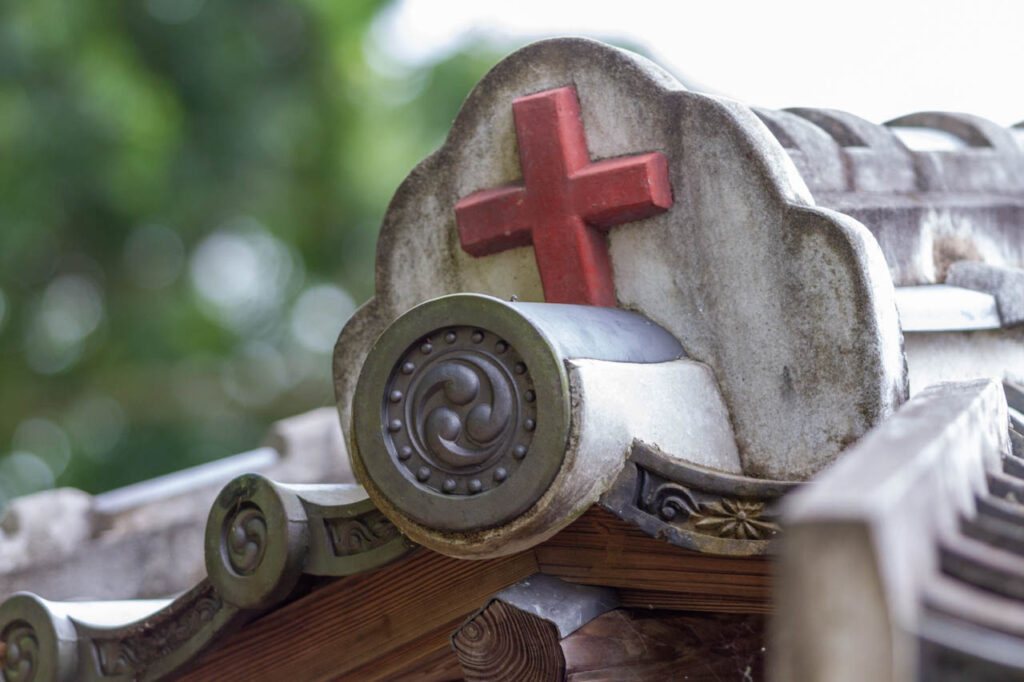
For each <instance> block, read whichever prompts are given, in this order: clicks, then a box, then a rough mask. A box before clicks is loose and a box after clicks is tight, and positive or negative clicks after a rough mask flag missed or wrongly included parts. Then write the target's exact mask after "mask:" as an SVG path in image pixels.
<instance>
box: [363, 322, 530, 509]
mask: <svg viewBox="0 0 1024 682" xmlns="http://www.w3.org/2000/svg"><path fill="white" fill-rule="evenodd" d="M532 386H533V384H532V380H531V378H530V375H529V371H528V368H527V367H526V365H525V363H524V362H523V360H522V358H521V357H520V356H519V354H518V353H517V352H516V351H515V349H513V348H512V347H511V346H510V345H509V344H508V343H507V342H505V341H504V340H502V339H500V338H499V337H498V336H496V335H494V334H492V333H490V332H487V331H485V330H482V329H476V328H471V327H454V328H450V329H445V330H438V331H436V332H434V333H432V334H430V335H428V336H427V337H426V338H425V339H421V340H420V341H418V342H417V343H416V344H414V345H413V346H412V347H410V348H409V350H407V351H406V353H405V354H404V355H403V356H402V357H401V359H400V360H399V362H398V363H397V364H396V366H395V370H394V372H393V374H392V378H391V380H390V381H389V383H388V387H387V392H386V395H385V397H384V415H383V420H382V427H383V432H384V434H385V438H386V439H387V440H388V441H390V444H391V447H392V451H393V454H394V457H395V460H396V464H397V465H398V466H400V467H403V468H405V469H406V471H407V472H408V475H409V476H410V478H413V479H414V480H416V481H417V483H418V485H421V486H423V487H426V488H429V489H432V490H436V491H438V492H442V493H445V494H477V493H480V492H484V491H486V490H488V489H490V488H492V487H494V486H497V485H500V484H501V483H502V482H504V481H505V480H506V479H507V478H508V477H509V476H510V475H511V474H512V472H513V471H514V470H515V469H516V468H518V466H519V465H520V463H521V461H522V460H523V459H524V458H525V455H526V453H527V452H528V449H529V443H530V440H531V438H532V432H533V430H534V428H535V426H536V418H537V417H536V408H535V406H534V404H533V403H534V399H535V398H534V395H535V394H534V390H533V388H532Z"/></svg>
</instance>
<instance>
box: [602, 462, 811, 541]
mask: <svg viewBox="0 0 1024 682" xmlns="http://www.w3.org/2000/svg"><path fill="white" fill-rule="evenodd" d="M798 485H799V483H795V482H789V481H773V480H767V479H757V478H749V477H746V476H737V475H735V474H727V473H724V472H719V471H714V470H712V469H708V468H705V467H702V466H699V465H696V464H691V463H688V462H684V461H682V460H679V459H676V458H673V457H670V456H669V455H666V454H664V453H662V452H660V451H659V450H657V449H656V448H654V447H651V446H649V445H646V444H644V443H640V442H637V443H634V445H633V449H632V451H631V453H630V455H629V458H628V459H627V461H626V465H625V466H624V467H623V470H622V473H621V474H620V475H619V477H618V478H617V479H616V481H615V483H613V484H612V486H611V488H609V490H608V491H607V492H606V493H605V494H604V495H603V496H602V497H601V500H600V504H601V506H602V507H604V508H605V509H607V510H608V511H610V512H612V513H614V514H616V515H617V516H618V517H619V518H621V519H623V520H624V521H628V522H630V523H632V524H634V525H636V526H637V527H639V528H640V529H642V530H643V531H644V532H646V533H648V534H650V535H652V536H655V537H661V538H664V539H666V540H668V541H669V542H671V543H672V544H674V545H676V546H678V547H683V548H685V549H691V550H696V551H699V552H709V553H715V554H728V555H739V556H746V555H752V554H763V553H764V552H766V551H767V550H768V547H769V545H770V543H771V541H772V539H773V538H774V537H775V536H776V535H777V534H778V533H779V531H780V527H779V524H778V522H777V520H776V518H777V517H776V513H775V510H774V506H775V502H777V501H778V500H779V498H781V497H782V496H783V495H784V494H785V493H787V492H789V491H790V490H792V489H793V488H795V487H796V486H798Z"/></svg>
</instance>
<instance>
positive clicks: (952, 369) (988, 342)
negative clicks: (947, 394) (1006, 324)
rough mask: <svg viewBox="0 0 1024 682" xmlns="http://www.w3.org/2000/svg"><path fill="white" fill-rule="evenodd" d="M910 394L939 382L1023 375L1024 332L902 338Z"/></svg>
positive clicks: (1008, 330)
mask: <svg viewBox="0 0 1024 682" xmlns="http://www.w3.org/2000/svg"><path fill="white" fill-rule="evenodd" d="M903 345H904V351H905V352H906V354H907V367H908V368H909V378H910V392H911V394H912V395H916V394H917V393H920V392H921V391H923V390H925V389H926V388H928V387H929V386H931V385H933V384H936V383H939V382H942V381H970V380H972V379H980V378H983V377H991V378H995V379H1002V378H1003V377H1004V376H1006V375H1007V374H1008V373H1010V374H1014V373H1016V374H1021V373H1022V372H1024V329H1022V328H1021V327H1014V328H1010V329H994V330H982V331H967V332H945V333H941V334H928V333H909V334H904V337H903Z"/></svg>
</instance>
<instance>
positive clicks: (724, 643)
mask: <svg viewBox="0 0 1024 682" xmlns="http://www.w3.org/2000/svg"><path fill="white" fill-rule="evenodd" d="M764 637H765V618H764V617H763V616H758V615H726V614H693V613H687V614H679V613H672V612H666V611H657V612H645V611H637V610H632V609H617V610H615V611H609V612H608V613H605V614H602V615H600V616H598V617H597V618H595V619H594V620H592V621H590V622H589V623H587V624H586V625H584V626H583V627H582V628H580V629H579V630H577V631H576V632H574V633H572V634H571V635H569V636H568V637H566V638H565V639H563V640H562V642H561V648H562V652H563V655H564V657H565V665H566V675H565V679H566V680H567V682H611V681H612V680H659V681H662V680H665V681H669V680H687V682H712V681H714V682H721V681H723V680H730V681H735V682H755V681H756V680H762V679H764Z"/></svg>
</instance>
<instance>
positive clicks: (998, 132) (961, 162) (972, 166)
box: [885, 111, 1024, 193]
mask: <svg viewBox="0 0 1024 682" xmlns="http://www.w3.org/2000/svg"><path fill="white" fill-rule="evenodd" d="M885 126H886V127H889V128H899V127H910V128H930V129H933V130H938V131H942V132H944V133H947V134H949V135H952V136H954V137H955V138H957V139H959V140H961V141H962V142H963V143H964V144H965V145H966V147H964V148H963V149H957V150H952V151H946V150H938V151H932V150H921V151H914V152H912V154H913V157H914V161H915V164H916V167H917V174H918V184H919V186H920V188H921V189H922V190H924V191H929V192H997V193H1019V192H1021V191H1022V190H1024V163H1022V155H1021V149H1020V147H1019V146H1018V144H1017V140H1016V139H1015V138H1014V135H1013V133H1012V132H1011V131H1010V130H1009V129H1008V128H1004V127H1003V126H1001V125H999V124H998V123H995V122H993V121H989V120H988V119H985V118H982V117H980V116H975V115H972V114H963V113H954V112H946V111H919V112H916V113H913V114H907V115H905V116H900V117H899V118H894V119H892V120H891V121H886V123H885Z"/></svg>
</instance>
